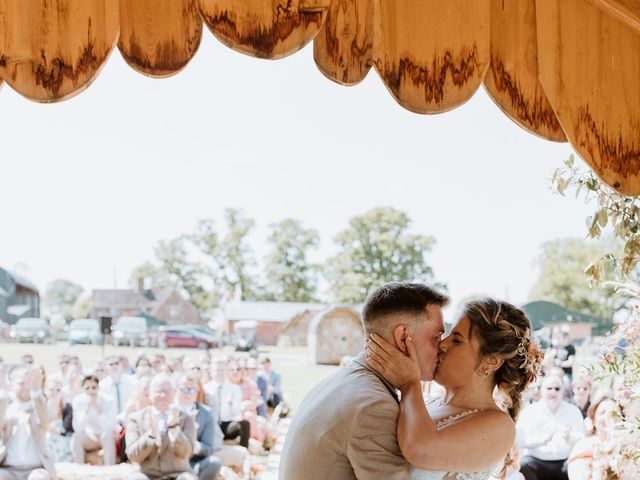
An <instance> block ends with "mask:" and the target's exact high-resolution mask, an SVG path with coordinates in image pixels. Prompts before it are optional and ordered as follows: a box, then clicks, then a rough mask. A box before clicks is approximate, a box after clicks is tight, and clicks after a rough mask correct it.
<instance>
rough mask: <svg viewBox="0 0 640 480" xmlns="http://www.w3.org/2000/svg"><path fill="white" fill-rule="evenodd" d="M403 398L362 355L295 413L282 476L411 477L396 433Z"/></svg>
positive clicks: (333, 479)
mask: <svg viewBox="0 0 640 480" xmlns="http://www.w3.org/2000/svg"><path fill="white" fill-rule="evenodd" d="M398 413H399V405H398V397H397V394H396V392H395V390H394V389H393V387H392V386H391V385H390V384H389V383H388V382H387V381H386V380H385V379H384V378H382V377H381V376H379V375H378V374H377V373H375V372H374V371H373V370H371V368H369V366H368V365H367V362H366V360H365V356H364V354H363V353H360V354H359V355H358V356H357V357H356V358H355V359H354V360H353V361H352V362H351V364H350V365H348V366H346V367H342V368H341V369H340V370H338V371H337V372H335V373H334V374H333V375H331V376H330V377H329V378H327V379H326V380H324V381H323V382H321V383H320V384H318V385H316V386H315V387H314V388H313V390H311V392H309V393H308V394H307V396H306V397H305V398H304V400H303V401H302V403H301V405H300V407H299V408H298V409H297V410H296V411H295V415H294V418H293V422H292V423H291V427H290V428H289V431H288V433H287V437H286V440H285V444H284V448H283V452H282V457H281V459H280V469H279V474H278V478H279V480H353V479H359V480H409V479H410V473H409V465H408V464H407V462H406V461H405V459H404V458H403V457H402V454H401V453H400V448H399V447H398V440H397V436H396V427H397V422H398Z"/></svg>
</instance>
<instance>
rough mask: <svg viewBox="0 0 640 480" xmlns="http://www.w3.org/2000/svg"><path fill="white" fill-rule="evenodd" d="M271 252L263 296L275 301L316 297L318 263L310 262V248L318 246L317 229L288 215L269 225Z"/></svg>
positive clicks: (312, 299) (296, 300)
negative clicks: (306, 226)
mask: <svg viewBox="0 0 640 480" xmlns="http://www.w3.org/2000/svg"><path fill="white" fill-rule="evenodd" d="M269 229H270V232H269V238H268V240H267V241H268V243H269V244H270V245H271V252H270V253H269V255H268V256H267V259H266V265H265V277H266V281H267V284H266V286H265V290H266V294H265V297H266V298H267V299H269V300H275V301H278V302H312V301H314V300H315V299H316V290H317V286H318V281H317V273H318V269H317V266H315V265H312V264H311V263H310V262H309V259H308V255H309V251H310V250H311V249H315V248H317V247H318V244H319V242H320V236H319V234H318V232H317V230H314V229H310V228H304V226H303V225H302V223H301V222H299V221H297V220H293V219H291V218H287V219H285V220H282V221H281V222H279V223H276V224H272V225H270V226H269Z"/></svg>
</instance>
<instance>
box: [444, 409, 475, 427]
mask: <svg viewBox="0 0 640 480" xmlns="http://www.w3.org/2000/svg"><path fill="white" fill-rule="evenodd" d="M479 411H480V410H478V409H477V408H474V409H473V410H465V411H464V412H461V413H458V414H457V415H450V416H448V417H447V418H443V419H441V420H438V421H437V422H436V428H437V429H440V428H442V427H446V426H447V425H449V424H450V423H453V422H455V421H456V420H460V419H461V418H464V417H468V416H469V415H473V414H474V413H478V412H479Z"/></svg>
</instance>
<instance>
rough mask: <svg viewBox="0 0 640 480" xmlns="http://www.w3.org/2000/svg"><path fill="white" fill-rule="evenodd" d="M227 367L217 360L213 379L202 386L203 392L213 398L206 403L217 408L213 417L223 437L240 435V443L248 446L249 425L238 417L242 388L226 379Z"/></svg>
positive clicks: (240, 407) (226, 438)
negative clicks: (216, 420)
mask: <svg viewBox="0 0 640 480" xmlns="http://www.w3.org/2000/svg"><path fill="white" fill-rule="evenodd" d="M227 368H228V364H227V363H226V362H217V363H216V364H215V366H214V377H213V380H211V381H210V382H209V383H207V384H206V385H205V386H204V387H203V388H204V391H205V393H207V394H208V395H209V397H210V398H212V399H213V400H215V402H214V401H213V400H212V401H209V402H208V403H209V406H210V407H211V408H212V409H213V408H216V409H217V411H216V412H214V418H215V417H217V418H218V422H219V425H220V428H221V429H222V432H223V433H224V439H225V440H228V439H234V438H237V437H240V445H242V446H243V447H249V438H250V437H251V426H250V425H249V422H248V421H247V420H239V419H238V417H239V415H240V412H241V409H242V390H241V389H240V387H239V386H238V385H235V384H233V383H231V382H229V381H228V380H227V373H228V372H227ZM236 368H237V367H236Z"/></svg>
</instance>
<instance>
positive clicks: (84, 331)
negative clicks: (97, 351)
mask: <svg viewBox="0 0 640 480" xmlns="http://www.w3.org/2000/svg"><path fill="white" fill-rule="evenodd" d="M68 341H69V345H75V344H77V343H87V344H92V345H100V344H101V343H102V332H100V322H99V321H98V320H96V319H95V318H78V319H76V320H72V321H71V323H70V324H69V338H68Z"/></svg>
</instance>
